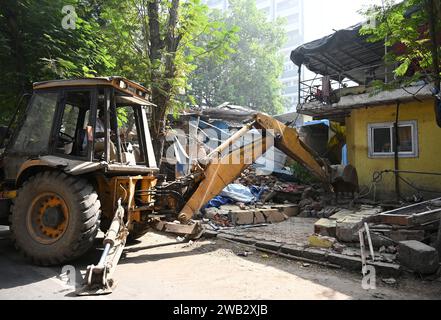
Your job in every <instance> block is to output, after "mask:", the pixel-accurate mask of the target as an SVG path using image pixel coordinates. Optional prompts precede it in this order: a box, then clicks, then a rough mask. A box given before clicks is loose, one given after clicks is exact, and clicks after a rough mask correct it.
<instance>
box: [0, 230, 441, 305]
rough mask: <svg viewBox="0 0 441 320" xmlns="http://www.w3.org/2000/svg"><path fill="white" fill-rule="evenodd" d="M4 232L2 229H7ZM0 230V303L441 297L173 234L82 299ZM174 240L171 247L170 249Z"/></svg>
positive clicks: (434, 287)
mask: <svg viewBox="0 0 441 320" xmlns="http://www.w3.org/2000/svg"><path fill="white" fill-rule="evenodd" d="M0 228H1V227H0ZM8 233H9V232H8V231H7V230H5V229H4V228H3V229H0V299H45V300H47V299H169V300H180V299H402V298H409V299H418V298H424V299H431V298H439V297H441V283H440V282H430V283H427V282H425V283H421V282H417V281H415V280H412V279H410V280H400V281H399V284H398V286H396V287H391V286H386V285H384V284H382V283H381V281H380V280H379V281H377V282H380V284H379V286H378V289H377V290H374V291H365V290H363V289H362V288H361V276H360V275H358V274H355V273H350V272H344V271H340V270H330V269H326V268H322V267H318V266H313V265H304V264H302V263H298V262H293V261H290V260H286V259H282V258H278V257H274V256H267V255H264V254H262V253H259V252H253V253H252V254H251V255H250V256H248V257H240V256H238V255H237V253H240V252H242V251H244V250H246V248H245V247H242V246H236V245H233V244H230V243H227V242H225V241H222V240H204V241H200V242H196V243H193V244H191V245H189V244H183V243H176V240H175V239H174V238H173V237H167V236H163V235H158V234H154V233H152V234H148V235H146V236H145V237H144V238H143V239H142V241H141V242H139V243H138V244H136V245H134V246H131V247H128V248H127V249H126V252H125V254H124V257H123V258H122V260H121V262H120V265H119V266H118V269H117V271H116V273H115V278H116V280H117V281H118V286H117V288H116V290H115V292H114V293H113V294H111V295H108V296H100V297H85V298H78V297H76V296H75V295H74V293H73V292H74V289H73V288H72V287H68V286H66V285H65V282H63V281H61V280H60V279H59V274H60V271H61V267H52V268H41V267H36V266H31V265H29V264H27V263H26V261H25V260H24V259H23V258H22V257H21V256H20V255H19V254H18V253H17V252H15V250H14V249H13V248H12V247H11V245H10V244H9V241H8V239H7V237H8ZM165 243H171V245H169V246H163V244H165ZM99 255H100V245H99V240H98V241H97V245H96V249H95V250H92V251H91V252H90V253H88V254H87V255H86V256H85V257H83V258H82V259H81V260H80V261H76V262H75V263H74V265H75V267H76V268H77V273H78V276H77V278H78V279H79V278H80V277H81V276H80V273H83V274H84V270H85V269H86V266H87V265H88V264H91V263H96V262H97V260H98V258H99Z"/></svg>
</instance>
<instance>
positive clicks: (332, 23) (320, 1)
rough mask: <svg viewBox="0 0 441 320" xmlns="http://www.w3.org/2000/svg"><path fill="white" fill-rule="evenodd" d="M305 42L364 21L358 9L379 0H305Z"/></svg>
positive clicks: (377, 2) (376, 2)
mask: <svg viewBox="0 0 441 320" xmlns="http://www.w3.org/2000/svg"><path fill="white" fill-rule="evenodd" d="M304 4H305V42H309V41H313V40H315V39H319V38H321V37H324V36H326V35H329V34H331V33H333V32H334V31H333V29H335V30H339V29H344V28H347V27H350V26H352V25H355V24H357V23H359V22H362V21H364V20H365V19H364V17H363V16H362V15H360V14H358V13H357V11H358V10H360V9H362V8H364V7H368V6H369V5H372V4H381V0H305V1H304Z"/></svg>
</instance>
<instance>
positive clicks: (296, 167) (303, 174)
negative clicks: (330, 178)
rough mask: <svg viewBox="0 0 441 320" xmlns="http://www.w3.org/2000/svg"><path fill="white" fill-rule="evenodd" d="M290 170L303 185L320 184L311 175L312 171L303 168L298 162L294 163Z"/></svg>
mask: <svg viewBox="0 0 441 320" xmlns="http://www.w3.org/2000/svg"><path fill="white" fill-rule="evenodd" d="M290 169H291V170H292V172H293V176H294V177H295V178H296V179H297V180H298V181H299V183H302V184H312V183H316V182H319V180H318V179H317V178H316V177H315V176H313V175H312V174H311V171H309V170H308V169H306V168H305V167H303V166H302V165H300V164H299V163H297V162H294V163H293V164H292V165H291V166H290Z"/></svg>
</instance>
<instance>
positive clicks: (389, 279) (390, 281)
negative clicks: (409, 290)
mask: <svg viewBox="0 0 441 320" xmlns="http://www.w3.org/2000/svg"><path fill="white" fill-rule="evenodd" d="M381 281H383V282H384V283H385V284H388V285H394V284H397V280H395V279H394V278H387V279H381Z"/></svg>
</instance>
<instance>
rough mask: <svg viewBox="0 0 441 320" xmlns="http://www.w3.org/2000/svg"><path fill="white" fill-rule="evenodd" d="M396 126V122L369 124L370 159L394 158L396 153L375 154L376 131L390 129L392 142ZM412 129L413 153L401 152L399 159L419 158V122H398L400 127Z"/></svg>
mask: <svg viewBox="0 0 441 320" xmlns="http://www.w3.org/2000/svg"><path fill="white" fill-rule="evenodd" d="M394 126H395V123H394V122H383V123H369V124H368V131H367V134H368V156H369V158H374V159H375V158H393V157H394V156H395V153H394V152H393V151H392V152H374V129H390V135H391V141H393V139H392V134H393V128H394ZM408 126H410V127H411V130H412V151H411V152H399V153H398V157H400V158H418V156H419V148H418V122H417V121H416V120H411V121H400V122H398V127H408Z"/></svg>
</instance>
